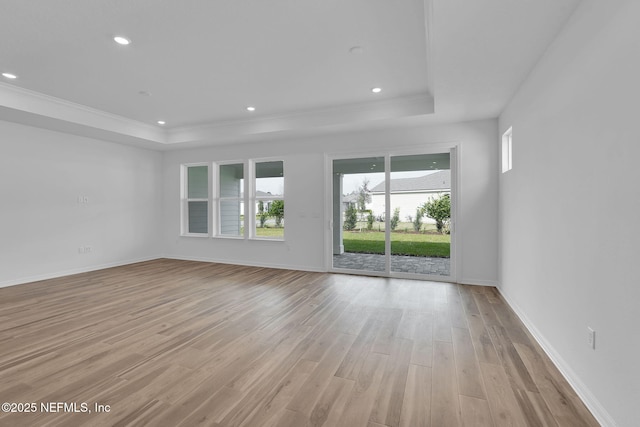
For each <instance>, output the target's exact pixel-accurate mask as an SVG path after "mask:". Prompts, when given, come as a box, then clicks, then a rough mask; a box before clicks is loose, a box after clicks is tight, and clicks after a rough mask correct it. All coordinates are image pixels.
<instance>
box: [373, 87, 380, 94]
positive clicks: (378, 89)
mask: <svg viewBox="0 0 640 427" xmlns="http://www.w3.org/2000/svg"><path fill="white" fill-rule="evenodd" d="M371 92H373V93H380V92H382V88H379V87H374V88H373V89H371Z"/></svg>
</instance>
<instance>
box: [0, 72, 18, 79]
mask: <svg viewBox="0 0 640 427" xmlns="http://www.w3.org/2000/svg"><path fill="white" fill-rule="evenodd" d="M2 76H3V77H6V78H8V79H17V78H18V76H16V75H15V74H11V73H2Z"/></svg>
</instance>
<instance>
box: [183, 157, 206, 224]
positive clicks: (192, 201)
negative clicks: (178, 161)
mask: <svg viewBox="0 0 640 427" xmlns="http://www.w3.org/2000/svg"><path fill="white" fill-rule="evenodd" d="M182 174H183V175H182V176H183V188H182V201H183V202H182V234H183V235H191V234H194V235H208V234H209V166H207V165H202V164H200V165H184V166H183V170H182Z"/></svg>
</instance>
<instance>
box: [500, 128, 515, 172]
mask: <svg viewBox="0 0 640 427" xmlns="http://www.w3.org/2000/svg"><path fill="white" fill-rule="evenodd" d="M512 129H513V128H509V129H507V131H506V132H505V133H504V134H503V135H502V173H505V172H508V171H510V170H511V168H512V167H513V145H512V139H513V136H512V134H513V130H512Z"/></svg>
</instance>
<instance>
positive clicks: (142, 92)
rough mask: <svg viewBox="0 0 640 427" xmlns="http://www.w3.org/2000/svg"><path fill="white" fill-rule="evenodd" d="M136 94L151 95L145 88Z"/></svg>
mask: <svg viewBox="0 0 640 427" xmlns="http://www.w3.org/2000/svg"><path fill="white" fill-rule="evenodd" d="M138 95H140V96H151V94H150V93H149V92H147V91H146V90H141V91H140V92H138Z"/></svg>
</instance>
